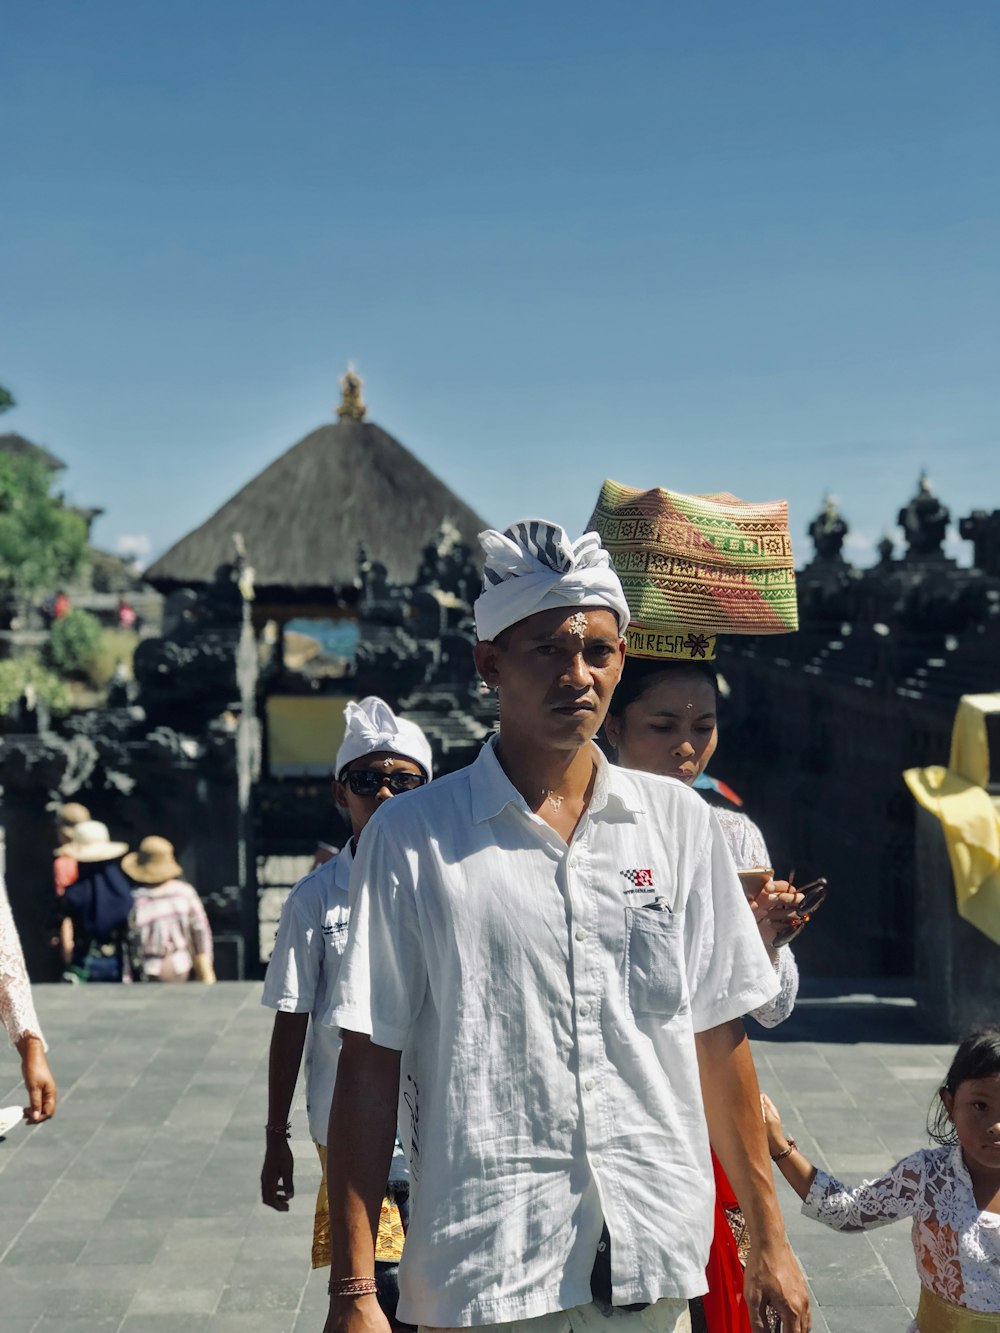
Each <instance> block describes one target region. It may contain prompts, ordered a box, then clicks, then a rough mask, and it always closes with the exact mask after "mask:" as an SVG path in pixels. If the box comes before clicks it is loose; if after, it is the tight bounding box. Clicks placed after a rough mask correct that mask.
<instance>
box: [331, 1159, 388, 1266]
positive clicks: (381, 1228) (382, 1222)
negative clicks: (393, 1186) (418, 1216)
mask: <svg viewBox="0 0 1000 1333" xmlns="http://www.w3.org/2000/svg"><path fill="white" fill-rule="evenodd" d="M316 1151H317V1152H318V1153H319V1160H320V1165H321V1166H322V1168H323V1177H322V1179H321V1180H320V1182H319V1193H318V1194H317V1195H316V1216H315V1218H314V1220H313V1243H312V1266H313V1268H329V1267H330V1204H329V1200H328V1198H327V1193H326V1147H325V1145H324V1144H322V1143H317V1144H316ZM402 1256H403V1219H402V1218H401V1217H400V1215H399V1208H398V1206H397V1205H396V1203H395V1202H394V1201H393V1200H392V1199H390V1198H389V1197H388V1195H386V1197H385V1198H384V1199H383V1200H382V1211H381V1212H380V1214H379V1219H378V1235H377V1237H376V1239H375V1262H376V1263H378V1264H398V1263H399V1261H400V1259H401V1258H402Z"/></svg>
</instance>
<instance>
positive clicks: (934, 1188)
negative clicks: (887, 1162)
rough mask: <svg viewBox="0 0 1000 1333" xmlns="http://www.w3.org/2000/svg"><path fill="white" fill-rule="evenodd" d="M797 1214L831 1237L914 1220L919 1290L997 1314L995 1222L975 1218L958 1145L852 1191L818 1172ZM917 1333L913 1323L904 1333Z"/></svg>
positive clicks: (925, 1152)
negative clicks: (813, 1221) (834, 1233)
mask: <svg viewBox="0 0 1000 1333" xmlns="http://www.w3.org/2000/svg"><path fill="white" fill-rule="evenodd" d="M802 1211H803V1213H805V1214H806V1216H807V1217H813V1218H815V1219H816V1221H817V1222H823V1223H825V1224H826V1225H827V1226H828V1227H833V1229H834V1230H835V1231H868V1230H870V1229H871V1228H873V1227H883V1226H886V1225H887V1224H888V1223H889V1222H895V1221H897V1220H898V1219H899V1218H902V1217H912V1218H913V1231H912V1235H913V1251H914V1256H915V1258H916V1261H917V1274H918V1276H919V1278H920V1281H921V1282H922V1283H923V1285H924V1286H925V1287H927V1288H928V1289H929V1290H930V1291H932V1292H933V1293H934V1294H935V1295H936V1296H940V1297H941V1298H942V1299H943V1300H946V1301H951V1303H952V1304H953V1305H962V1306H965V1308H966V1309H968V1310H976V1311H978V1312H980V1313H983V1314H993V1313H996V1312H1000V1215H998V1214H996V1213H984V1212H981V1211H980V1208H979V1205H978V1204H977V1203H976V1199H975V1195H974V1193H973V1189H972V1181H971V1179H970V1178H969V1172H968V1170H967V1168H966V1165H965V1161H964V1159H963V1157H962V1150H961V1148H960V1147H958V1146H957V1145H956V1146H955V1147H945V1148H921V1149H920V1151H919V1152H915V1153H911V1154H910V1156H909V1157H904V1158H903V1160H902V1161H901V1162H897V1163H896V1165H895V1166H894V1167H893V1168H892V1169H891V1170H890V1171H887V1172H886V1174H885V1175H884V1176H882V1177H881V1178H880V1179H878V1180H870V1181H866V1182H865V1184H863V1185H858V1186H856V1187H855V1188H853V1189H851V1188H848V1186H846V1185H842V1184H841V1183H840V1181H839V1180H836V1179H834V1177H833V1176H828V1175H827V1174H826V1172H825V1171H817V1172H816V1179H815V1180H814V1181H813V1183H812V1188H811V1189H810V1191H809V1194H808V1195H807V1197H806V1201H805V1203H804V1204H803V1205H802ZM916 1328H917V1326H916V1324H911V1325H910V1330H909V1333H916Z"/></svg>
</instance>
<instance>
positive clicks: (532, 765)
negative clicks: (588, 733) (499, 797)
mask: <svg viewBox="0 0 1000 1333" xmlns="http://www.w3.org/2000/svg"><path fill="white" fill-rule="evenodd" d="M496 756H497V759H498V761H499V763H500V767H501V768H502V769H503V771H504V772H505V773H506V774H507V776H508V778H510V781H511V783H512V784H513V786H514V787H516V788H517V790H518V791H519V792H520V793H521V795H522V796H523V797H524V799H525V801H526V802H527V803H528V806H529V808H530V809H532V810H533V811H534V812H535V814H537V815H538V816H539V817H540V818H541V819H544V820H545V822H546V823H547V824H549V825H550V826H551V827H552V828H553V829H555V831H556V832H557V833H558V834H559V835H560V836H561V837H562V838H563V839H564V841H566V842H569V840H570V838H571V837H572V835H573V830H574V829H575V828H576V826H577V824H578V823H579V822H580V819H581V818H582V816H583V812H584V811H585V810H586V808H587V805H588V803H589V801H590V797H591V793H592V792H593V786H594V776H595V774H596V771H597V769H596V762H595V755H594V750H593V746H592V745H591V743H590V742H589V741H588V742H585V743H584V744H583V745H582V746H581V747H580V748H579V749H578V750H547V749H542V748H540V747H538V746H535V745H527V744H524V743H523V742H521V741H520V740H519V738H513V739H512V738H511V737H510V735H509V734H507V735H505V733H504V731H503V729H502V728H501V731H500V739H499V740H498V742H497V746H496Z"/></svg>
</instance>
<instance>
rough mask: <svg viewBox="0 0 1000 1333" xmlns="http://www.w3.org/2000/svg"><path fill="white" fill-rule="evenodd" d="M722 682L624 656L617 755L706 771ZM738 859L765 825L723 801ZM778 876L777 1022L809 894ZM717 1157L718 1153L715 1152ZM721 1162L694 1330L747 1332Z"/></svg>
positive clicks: (756, 856) (736, 1235)
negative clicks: (791, 927) (786, 931)
mask: <svg viewBox="0 0 1000 1333" xmlns="http://www.w3.org/2000/svg"><path fill="white" fill-rule="evenodd" d="M717 703H718V687H717V683H716V678H715V672H714V670H713V668H712V667H711V666H710V665H709V664H708V663H697V662H693V663H692V662H672V661H657V660H644V659H641V658H626V661H625V669H624V671H623V672H622V678H621V680H620V681H619V683H618V686H617V688H616V689H615V693H614V696H613V697H612V700H611V706H610V708H609V710H608V716H607V717H606V718H605V721H604V735H605V738H606V739H607V741H608V743H609V744H610V746H611V747H612V748H613V750H614V752H615V758H616V759H617V761H618V763H620V764H622V765H623V766H624V767H625V768H636V769H640V770H642V771H643V772H646V773H659V774H660V775H662V776H663V777H669V778H676V779H677V780H678V781H680V782H683V783H685V784H686V785H688V786H692V785H693V784H694V781H695V779H696V778H697V777H698V776H699V774H701V773H703V772H704V771H705V768H706V767H707V765H708V761H709V760H710V759H711V757H712V755H713V754H714V753H715V748H716V746H717V744H718V740H719V730H718V717H717ZM715 814H716V817H717V818H718V820H719V823H720V825H721V826H722V831H723V833H724V835H725V838H726V842H727V844H728V846H729V850H730V852H731V853H732V857H733V860H734V861H735V862H736V865H737V868H739V869H745V870H749V869H752V868H757V867H761V868H763V867H770V865H771V858H770V856H769V854H768V850H767V846H766V844H765V842H764V837H763V834H762V833H761V831H760V829H759V828H758V827H757V825H756V824H755V823H754V822H753V820H752V819H748V818H747V816H746V815H744V814H740V813H739V812H738V811H728V810H722V809H716V811H715ZM788 889H789V885H788V884H787V883H785V882H784V881H778V880H772V881H771V882H770V883H769V884H766V885H764V887H762V888H761V889H760V891H759V892H758V894H757V896H756V897H755V898H754V899H753V900H752V901H751V903H750V910H751V911H752V912H753V914H754V917H755V918H756V921H757V927H758V929H759V931H760V934H761V939H762V940H763V942H764V944H765V946H766V947H767V951H768V953H769V955H770V957H771V963H772V965H773V966H774V970H775V972H776V973H777V975H778V979H779V981H780V984H781V989H780V990H779V991H778V993H777V995H776V996H775V997H774V999H773V1000H769V1001H768V1002H767V1003H765V1004H763V1005H761V1006H760V1007H759V1008H757V1009H754V1010H752V1011H751V1013H752V1016H753V1018H755V1019H756V1020H757V1022H758V1023H760V1024H762V1025H763V1026H764V1027H768V1028H771V1027H776V1026H777V1025H778V1024H779V1023H783V1022H784V1020H785V1019H786V1018H787V1017H788V1015H789V1014H790V1013H791V1012H792V1009H793V1007H794V1005H795V997H796V995H797V994H798V990H799V973H798V968H797V967H796V966H795V959H794V958H793V957H792V951H791V949H789V948H787V947H786V948H783V949H775V948H774V947H773V941H774V938H775V936H776V935H777V933H778V932H779V931H780V930H782V929H783V928H784V927H785V925H786V924H787V923H788V921H789V919H790V917H791V916H792V914H793V912H794V908H795V905H796V904H797V903H798V902H800V901H801V895H800V894H796V893H794V892H786V890H788ZM713 1160H714V1153H713ZM715 1167H716V1177H715V1184H716V1204H715V1207H716V1223H715V1238H714V1240H713V1242H712V1249H711V1253H710V1256H709V1262H708V1268H707V1269H706V1273H705V1277H706V1281H707V1283H708V1293H707V1295H706V1296H705V1297H703V1298H699V1300H697V1301H693V1302H692V1303H691V1327H692V1329H693V1330H694V1333H704V1330H706V1329H711V1330H712V1333H746V1330H747V1329H748V1327H749V1324H748V1317H747V1314H746V1306H745V1304H743V1303H742V1293H743V1276H742V1267H741V1265H742V1266H745V1265H746V1261H747V1257H748V1254H749V1251H750V1238H749V1235H748V1232H747V1227H746V1224H745V1221H744V1218H743V1215H742V1213H741V1212H740V1210H739V1208H738V1206H737V1200H736V1196H735V1193H734V1192H733V1189H732V1186H731V1185H730V1183H729V1181H728V1180H727V1179H726V1176H725V1173H724V1172H723V1170H722V1167H721V1165H719V1163H718V1162H715Z"/></svg>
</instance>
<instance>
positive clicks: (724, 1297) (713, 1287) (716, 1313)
mask: <svg viewBox="0 0 1000 1333" xmlns="http://www.w3.org/2000/svg"><path fill="white" fill-rule="evenodd" d="M712 1166H713V1168H714V1170H715V1236H714V1237H713V1240H712V1249H711V1252H710V1254H709V1256H708V1267H707V1268H706V1269H705V1279H706V1281H707V1282H708V1294H707V1295H706V1296H703V1297H702V1303H703V1305H704V1308H705V1323H706V1324H707V1325H708V1333H750V1316H749V1314H748V1313H747V1305H746V1301H745V1300H744V1299H743V1265H742V1264H741V1263H740V1256H739V1253H738V1251H737V1249H736V1241H735V1240H734V1239H733V1233H732V1231H731V1230H730V1228H729V1221H728V1219H727V1217H726V1209H727V1208H736V1207H737V1202H736V1195H735V1194H734V1193H733V1187H732V1185H730V1183H729V1181H728V1180H727V1179H726V1173H725V1171H723V1169H722V1167H721V1166H720V1165H719V1159H718V1158H717V1157H716V1155H715V1153H714V1152H713V1153H712Z"/></svg>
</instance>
